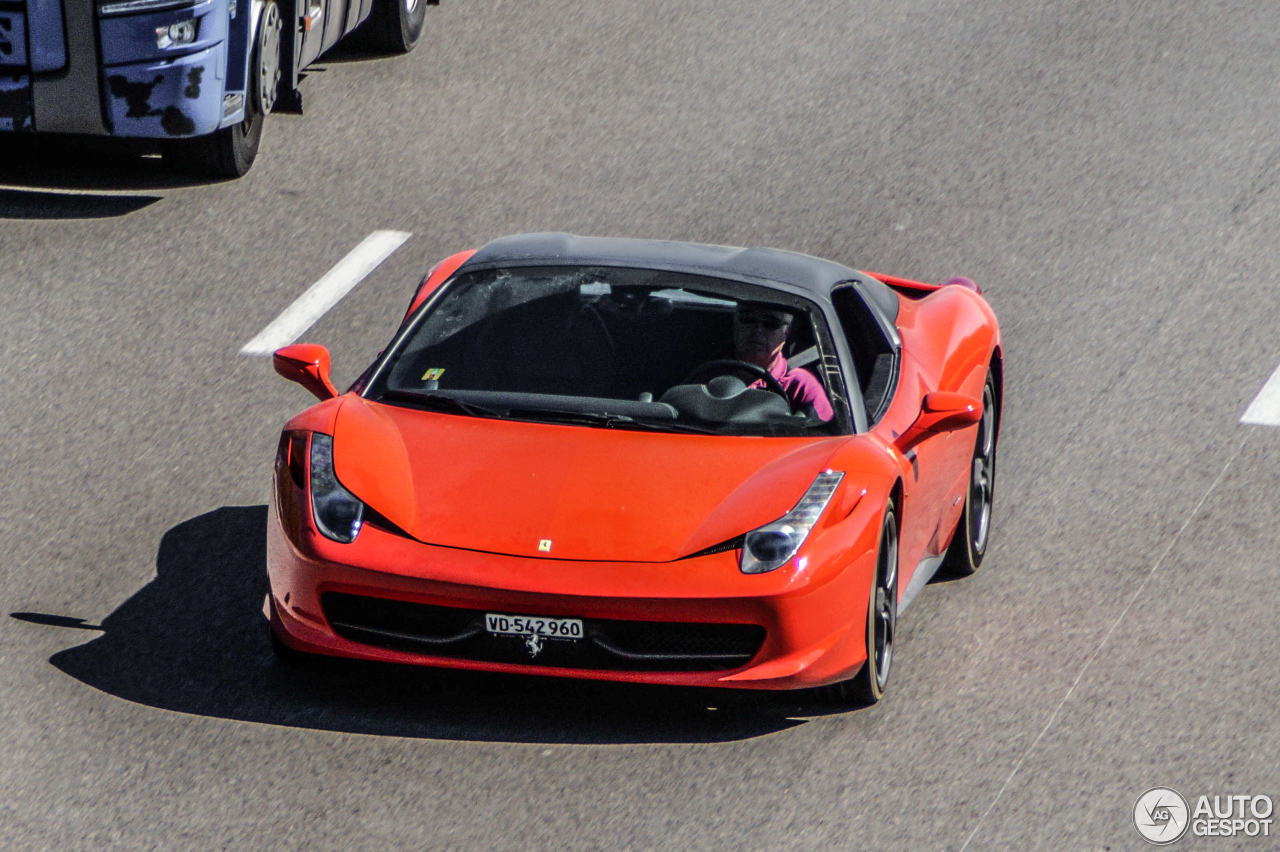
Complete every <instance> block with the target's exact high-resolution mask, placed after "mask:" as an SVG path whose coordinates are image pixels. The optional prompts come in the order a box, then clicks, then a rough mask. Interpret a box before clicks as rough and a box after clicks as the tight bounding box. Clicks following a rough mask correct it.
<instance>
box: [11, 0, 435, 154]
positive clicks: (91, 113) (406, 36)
mask: <svg viewBox="0 0 1280 852" xmlns="http://www.w3.org/2000/svg"><path fill="white" fill-rule="evenodd" d="M434 2H438V0H0V133H6V132H7V133H36V134H44V133H61V134H76V135H81V136H114V137H125V138H135V139H153V140H162V142H161V143H160V149H161V150H162V151H163V152H164V154H165V156H166V158H172V159H174V160H176V161H178V162H179V163H181V164H182V165H184V166H186V167H188V168H189V169H193V170H195V171H198V172H202V173H204V174H207V175H210V176H215V177H238V176H240V175H243V174H245V173H246V172H247V171H248V170H249V168H250V166H252V165H253V160H254V158H255V157H256V155H257V150H258V143H259V140H260V139H261V135H262V125H263V119H264V118H265V116H266V115H268V114H269V113H271V112H272V111H274V110H277V109H281V108H283V109H291V110H294V111H297V110H298V109H299V107H300V104H301V100H300V96H299V94H298V91H297V87H298V81H299V76H300V74H301V72H302V70H303V69H305V68H306V67H307V66H308V65H309V64H311V63H312V62H314V61H315V60H316V59H317V58H319V56H320V55H321V54H322V53H323V52H324V51H326V50H328V49H329V48H331V47H333V46H334V45H336V44H337V43H338V42H339V41H340V40H342V39H343V38H346V37H348V36H349V35H351V34H353V33H355V32H356V31H357V29H359V30H360V35H361V36H362V37H363V38H364V39H365V40H366V43H367V44H369V46H371V47H373V48H374V49H375V50H378V51H380V52H386V53H405V52H408V51H409V50H412V49H413V47H414V45H415V44H416V43H417V40H418V36H419V35H420V34H421V32H422V26H423V21H424V17H425V7H426V6H427V5H433V4H434Z"/></svg>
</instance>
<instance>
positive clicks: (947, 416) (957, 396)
mask: <svg viewBox="0 0 1280 852" xmlns="http://www.w3.org/2000/svg"><path fill="white" fill-rule="evenodd" d="M981 419H982V401H981V400H979V399H975V398H974V397H971V396H966V395H965V394H962V393H949V392H947V391H934V392H933V393H930V394H925V397H924V403H923V405H921V407H920V416H919V417H917V418H916V419H915V422H914V423H912V424H911V425H910V426H909V427H907V431H905V432H903V433H902V434H901V435H899V436H898V438H897V440H895V441H894V442H893V443H894V446H896V447H897V448H898V451H899V452H903V453H905V452H906V451H907V450H909V449H911V448H912V447H914V446H915V445H916V444H919V443H920V442H921V441H923V440H924V439H925V438H927V437H929V436H930V435H936V434H938V433H940V432H954V431H955V430H957V429H963V428H965V427H966V426H972V425H973V424H975V423H977V422H978V421H979V420H981Z"/></svg>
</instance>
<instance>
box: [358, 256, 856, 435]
mask: <svg viewBox="0 0 1280 852" xmlns="http://www.w3.org/2000/svg"><path fill="white" fill-rule="evenodd" d="M829 340H830V336H829V334H828V332H827V329H826V326H825V322H824V320H823V319H822V314H821V312H820V311H819V310H818V308H817V306H816V305H814V304H813V303H811V302H808V301H807V300H805V299H803V298H800V297H798V296H794V295H791V294H789V293H785V292H782V291H779V290H773V289H769V288H767V287H760V286H756V285H750V284H744V283H741V282H736V281H729V280H724V279H718V278H710V277H704V276H696V275H688V274H681V273H673V272H664V271H655V270H648V269H623V268H599V267H589V268H588V267H539V268H531V267H525V268H514V269H498V270H486V271H481V272H473V273H469V274H464V275H461V276H459V277H458V278H456V279H454V280H453V281H451V282H449V283H447V284H446V285H445V286H444V287H443V288H442V289H441V291H440V292H439V293H438V294H437V295H436V296H435V297H434V298H432V299H430V300H428V302H427V304H426V305H425V306H424V307H423V308H422V309H421V311H420V313H419V314H418V315H417V316H415V317H414V318H413V319H412V320H411V321H410V324H409V327H408V329H407V331H406V332H405V333H404V334H403V335H402V336H401V337H400V338H399V340H398V341H397V342H396V344H395V345H394V346H393V347H392V349H391V351H389V353H388V355H387V359H386V361H385V363H383V364H382V365H381V366H380V367H379V369H378V371H377V376H376V378H375V379H374V381H373V382H372V384H371V385H370V387H369V388H368V389H367V391H366V393H365V395H366V396H367V397H369V398H371V399H374V400H379V401H383V402H388V403H392V404H396V405H404V406H411V407H421V408H427V409H432V410H438V411H444V412H448V413H454V414H460V415H466V416H475V417H501V418H509V419H518V420H537V421H549V422H560V423H567V424H572V425H583V426H598V427H614V428H627V429H647V430H660V431H670V432H694V433H708V434H742V435H766V436H768V435H777V436H801V435H821V434H831V433H833V432H835V431H839V429H840V425H839V424H838V423H837V422H836V421H837V419H838V418H836V417H834V416H833V413H832V406H831V402H830V400H831V399H832V397H833V396H838V394H832V393H831V392H830V390H829V389H828V388H827V387H825V386H824V384H823V380H822V378H820V371H818V370H815V369H813V368H812V366H810V367H806V365H814V364H816V363H817V362H819V359H818V352H819V347H823V348H827V349H828V351H829V345H830V344H829V343H827V342H826V341H829Z"/></svg>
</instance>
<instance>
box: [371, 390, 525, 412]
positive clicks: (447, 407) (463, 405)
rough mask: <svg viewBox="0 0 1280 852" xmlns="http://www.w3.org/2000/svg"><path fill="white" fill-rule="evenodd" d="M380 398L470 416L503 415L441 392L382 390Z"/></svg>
mask: <svg viewBox="0 0 1280 852" xmlns="http://www.w3.org/2000/svg"><path fill="white" fill-rule="evenodd" d="M381 398H382V399H386V400H391V401H393V402H407V403H409V404H410V405H415V406H418V407H421V408H429V409H431V410H432V411H452V412H454V413H456V414H466V415H468V416H470V417H498V418H501V417H502V416H503V415H502V414H501V413H500V412H497V411H494V410H493V409H491V408H485V407H484V406H483V405H475V404H473V403H470V402H463V401H462V400H460V399H454V398H453V397H451V396H446V395H444V394H442V393H414V392H413V391H393V390H388V391H383V392H382V394H381Z"/></svg>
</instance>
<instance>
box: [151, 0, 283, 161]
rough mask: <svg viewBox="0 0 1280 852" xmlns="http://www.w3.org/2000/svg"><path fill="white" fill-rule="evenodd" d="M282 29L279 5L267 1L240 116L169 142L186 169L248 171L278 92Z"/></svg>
mask: <svg viewBox="0 0 1280 852" xmlns="http://www.w3.org/2000/svg"><path fill="white" fill-rule="evenodd" d="M283 28H284V22H283V20H282V19H281V17H280V7H279V6H277V5H276V3H275V2H274V0H268V2H267V3H266V4H265V5H264V6H263V7H262V14H261V16H260V17H259V18H258V32H257V37H256V38H255V39H254V45H253V63H252V65H251V68H250V79H249V92H248V97H247V98H246V99H245V105H244V119H243V120H242V121H240V122H239V123H238V124H233V125H231V126H230V127H223V128H222V129H220V130H215V131H214V132H213V133H210V134H209V135H208V136H197V137H195V138H194V139H182V140H178V141H176V142H174V143H172V147H171V149H170V150H171V152H172V153H173V154H175V155H176V157H175V158H176V159H177V160H178V162H179V163H180V164H182V165H183V166H185V167H186V168H187V169H188V170H189V171H192V172H195V173H197V174H201V175H206V176H208V177H215V178H238V177H244V175H246V174H248V172H249V169H250V167H251V166H253V161H254V160H255V159H257V157H258V144H259V143H260V142H261V140H262V125H263V122H264V120H265V119H266V116H267V113H269V112H271V110H272V108H273V107H275V104H276V96H277V94H278V93H279V91H280V77H281V65H280V32H281V30H282V29H283Z"/></svg>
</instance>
